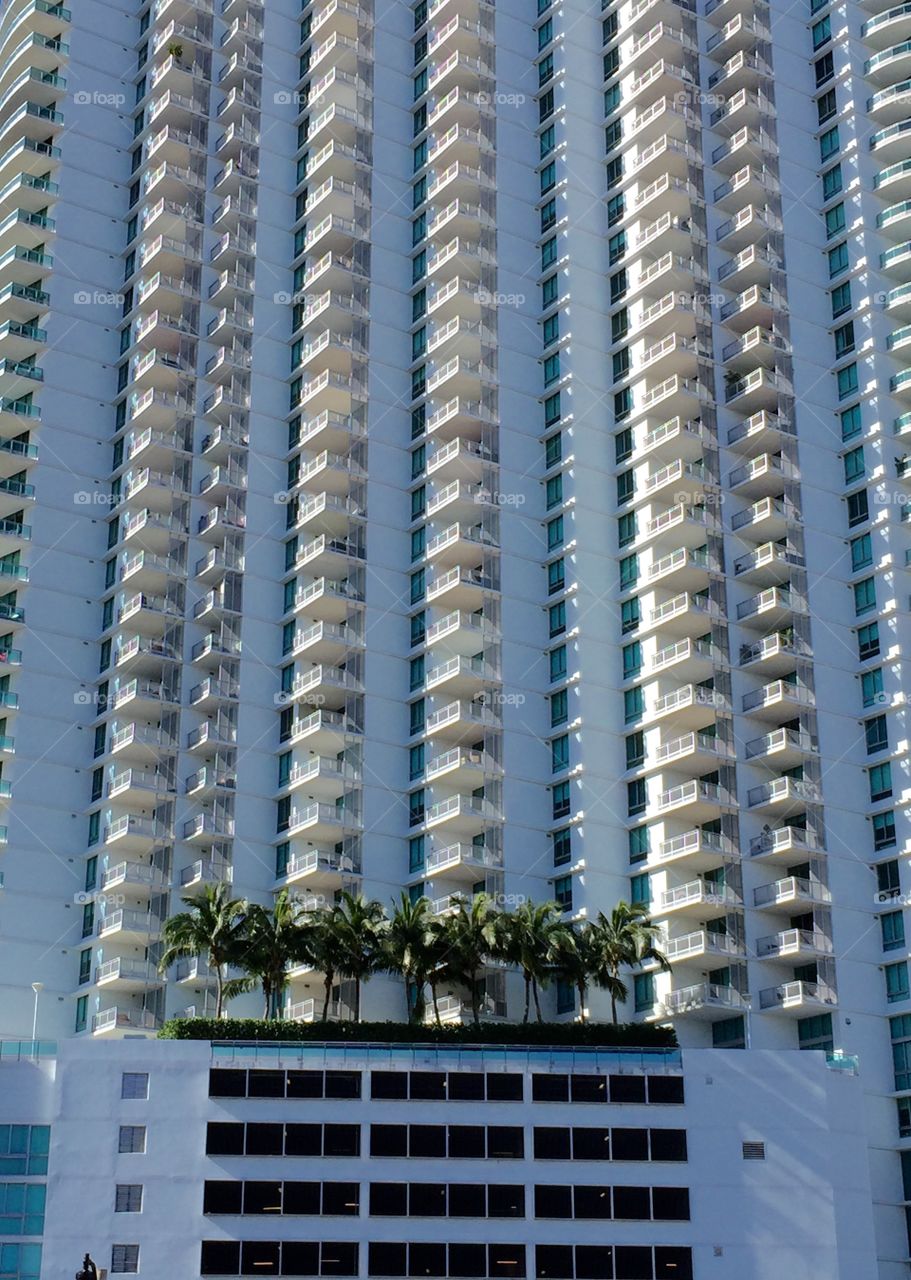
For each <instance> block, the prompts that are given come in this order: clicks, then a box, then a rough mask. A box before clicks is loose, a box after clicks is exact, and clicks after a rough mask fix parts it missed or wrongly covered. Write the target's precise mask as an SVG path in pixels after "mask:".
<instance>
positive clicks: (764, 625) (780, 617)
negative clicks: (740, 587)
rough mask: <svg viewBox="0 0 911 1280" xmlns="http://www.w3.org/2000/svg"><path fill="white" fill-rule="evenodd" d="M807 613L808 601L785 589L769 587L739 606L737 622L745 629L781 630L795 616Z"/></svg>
mask: <svg viewBox="0 0 911 1280" xmlns="http://www.w3.org/2000/svg"><path fill="white" fill-rule="evenodd" d="M806 612H807V605H806V601H805V600H804V599H803V597H802V596H797V595H795V594H794V593H792V592H791V591H789V590H788V589H787V588H785V587H768V588H767V589H766V590H765V591H760V592H759V594H758V595H755V596H752V597H751V598H750V599H749V600H744V601H743V602H742V603H741V604H739V605H738V606H737V621H738V622H740V623H742V624H743V625H744V626H745V627H759V628H760V629H761V630H763V631H765V630H767V629H769V628H772V629H776V630H780V629H781V628H782V627H785V626H788V625H789V624H790V623H791V622H792V621H793V618H794V615H795V614H798V613H799V614H803V613H806Z"/></svg>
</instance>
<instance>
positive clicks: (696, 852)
mask: <svg viewBox="0 0 911 1280" xmlns="http://www.w3.org/2000/svg"><path fill="white" fill-rule="evenodd" d="M736 856H737V854H736V851H735V850H734V848H733V847H732V845H731V843H730V841H728V840H727V839H726V838H725V837H724V836H722V835H720V834H719V833H718V832H715V831H703V830H702V829H701V828H699V827H697V828H695V829H694V830H692V831H685V832H683V833H682V834H681V835H673V836H670V837H668V838H667V839H665V840H662V841H661V842H660V844H659V845H658V847H657V849H655V850H653V851H652V853H650V854H649V860H648V869H649V870H650V871H652V870H654V871H657V870H664V869H665V868H668V867H676V866H678V865H679V866H684V865H685V867H686V870H687V871H711V870H715V869H717V868H718V867H720V866H721V865H722V864H723V863H724V862H725V861H729V860H730V859H732V858H735V857H736Z"/></svg>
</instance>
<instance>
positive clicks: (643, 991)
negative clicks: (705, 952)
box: [618, 876, 655, 1217]
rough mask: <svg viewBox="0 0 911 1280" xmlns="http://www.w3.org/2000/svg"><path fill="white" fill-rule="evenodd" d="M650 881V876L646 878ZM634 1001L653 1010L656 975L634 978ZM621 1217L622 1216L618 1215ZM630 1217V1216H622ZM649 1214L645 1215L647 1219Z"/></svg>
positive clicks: (639, 1007) (641, 1008) (637, 1008)
mask: <svg viewBox="0 0 911 1280" xmlns="http://www.w3.org/2000/svg"><path fill="white" fill-rule="evenodd" d="M644 879H645V880H648V876H645V877H644ZM633 1000H634V1004H635V1009H636V1012H637V1013H642V1012H643V1011H645V1010H649V1011H650V1010H651V1009H652V1007H653V1006H654V1003H655V975H654V974H652V973H637V974H636V976H635V977H634V978H633ZM618 1216H620V1215H618ZM622 1216H627V1217H628V1216H630V1215H628V1214H627V1215H622ZM647 1216H648V1214H647V1213H646V1214H643V1217H647Z"/></svg>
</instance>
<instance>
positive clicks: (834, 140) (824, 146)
mask: <svg viewBox="0 0 911 1280" xmlns="http://www.w3.org/2000/svg"><path fill="white" fill-rule="evenodd" d="M840 146H841V142H840V140H839V137H838V125H837V124H836V125H833V127H832V128H831V129H827V130H826V132H825V133H824V134H822V135H821V136H820V139H819V160H820V163H821V164H825V162H826V161H827V160H829V159H831V157H832V156H834V155H835V153H836V152H837V151H838V150H839V148H840Z"/></svg>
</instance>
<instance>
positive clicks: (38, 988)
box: [32, 982, 44, 1041]
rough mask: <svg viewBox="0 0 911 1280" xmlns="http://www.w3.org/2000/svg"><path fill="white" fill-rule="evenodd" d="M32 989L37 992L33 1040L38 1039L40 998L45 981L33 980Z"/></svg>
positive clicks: (33, 1014) (33, 1020)
mask: <svg viewBox="0 0 911 1280" xmlns="http://www.w3.org/2000/svg"><path fill="white" fill-rule="evenodd" d="M32 990H33V991H34V993H35V1008H34V1012H33V1013H32V1040H33V1041H37V1039H38V998H39V996H40V995H41V992H42V991H43V990H44V983H43V982H33V983H32Z"/></svg>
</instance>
